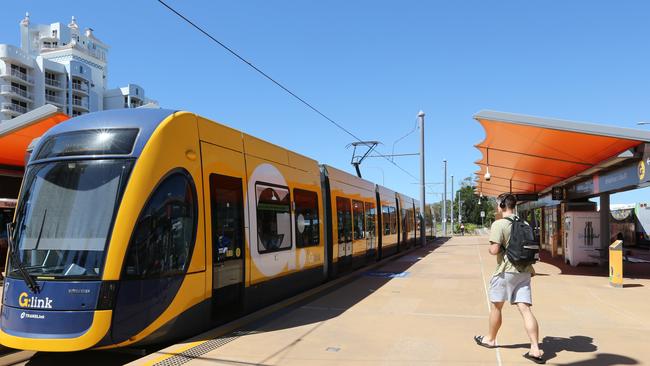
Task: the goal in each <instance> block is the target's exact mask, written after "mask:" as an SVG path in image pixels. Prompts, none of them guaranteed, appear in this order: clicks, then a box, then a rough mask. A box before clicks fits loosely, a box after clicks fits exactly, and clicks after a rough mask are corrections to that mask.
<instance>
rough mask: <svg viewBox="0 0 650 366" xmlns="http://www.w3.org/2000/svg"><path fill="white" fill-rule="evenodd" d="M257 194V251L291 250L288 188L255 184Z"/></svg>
mask: <svg viewBox="0 0 650 366" xmlns="http://www.w3.org/2000/svg"><path fill="white" fill-rule="evenodd" d="M255 191H256V194H257V239H258V240H257V251H258V252H260V253H268V252H275V251H279V250H287V249H291V206H290V204H291V200H290V197H289V188H288V187H282V186H276V185H270V184H266V183H257V184H255Z"/></svg>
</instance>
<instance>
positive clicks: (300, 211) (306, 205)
mask: <svg viewBox="0 0 650 366" xmlns="http://www.w3.org/2000/svg"><path fill="white" fill-rule="evenodd" d="M293 200H294V202H295V203H296V213H295V215H296V247H298V248H301V247H306V246H310V245H318V244H319V243H320V222H319V220H318V194H316V192H310V191H305V190H302V189H294V190H293Z"/></svg>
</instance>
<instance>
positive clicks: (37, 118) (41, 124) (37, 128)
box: [0, 104, 69, 268]
mask: <svg viewBox="0 0 650 366" xmlns="http://www.w3.org/2000/svg"><path fill="white" fill-rule="evenodd" d="M68 118H69V117H68V116H67V115H66V114H64V113H62V112H60V111H59V109H58V108H56V107H54V106H53V105H49V104H46V105H44V106H42V107H39V108H36V109H34V110H32V111H29V112H27V113H25V114H22V115H20V116H18V117H16V118H14V119H10V120H8V121H3V122H2V123H0V268H4V262H5V258H6V253H7V245H8V243H7V230H6V225H7V223H9V222H11V221H12V220H13V215H14V210H15V208H16V202H17V199H18V193H19V191H20V185H21V184H22V180H23V174H24V173H25V160H26V153H27V148H28V146H29V145H30V143H32V141H33V140H34V139H36V138H38V137H40V136H42V135H43V134H44V133H45V131H47V130H48V129H50V128H51V127H52V126H54V125H56V124H58V123H61V122H63V121H65V120H67V119H68Z"/></svg>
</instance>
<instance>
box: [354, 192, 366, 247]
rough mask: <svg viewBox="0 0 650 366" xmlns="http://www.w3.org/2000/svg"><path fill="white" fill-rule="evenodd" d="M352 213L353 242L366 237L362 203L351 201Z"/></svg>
mask: <svg viewBox="0 0 650 366" xmlns="http://www.w3.org/2000/svg"><path fill="white" fill-rule="evenodd" d="M352 212H353V220H354V226H353V227H354V240H359V239H363V238H365V237H366V220H365V218H364V207H363V202H360V201H352Z"/></svg>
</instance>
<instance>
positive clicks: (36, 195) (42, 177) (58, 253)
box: [9, 159, 133, 278]
mask: <svg viewBox="0 0 650 366" xmlns="http://www.w3.org/2000/svg"><path fill="white" fill-rule="evenodd" d="M132 167H133V160H130V159H128V160H127V159H110V160H108V159H107V160H78V161H70V160H66V161H57V162H49V163H44V164H36V165H33V166H31V167H30V168H29V169H28V171H27V174H26V176H25V182H24V185H23V193H22V196H21V200H20V203H19V207H18V209H17V214H16V225H15V234H14V236H13V237H14V239H15V243H16V245H15V247H17V248H18V250H17V253H18V260H19V261H20V263H21V264H22V266H23V268H24V270H25V271H26V272H27V273H28V274H29V275H30V276H37V277H38V276H43V277H53V278H60V277H63V278H71V277H77V278H93V277H98V276H99V275H100V273H101V270H102V265H103V262H104V255H105V248H106V245H107V242H108V238H109V235H110V232H111V227H112V224H113V219H114V215H115V212H116V210H117V207H118V204H119V202H120V199H121V196H122V192H123V190H124V187H125V185H126V181H127V179H128V177H129V174H130V172H131V168H132ZM9 274H10V276H12V277H18V276H19V275H20V274H19V268H18V267H17V266H16V263H11V266H10V267H9Z"/></svg>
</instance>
